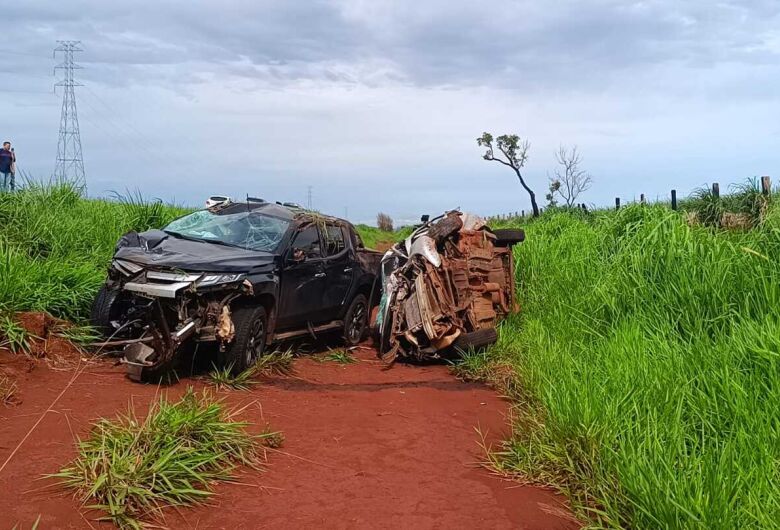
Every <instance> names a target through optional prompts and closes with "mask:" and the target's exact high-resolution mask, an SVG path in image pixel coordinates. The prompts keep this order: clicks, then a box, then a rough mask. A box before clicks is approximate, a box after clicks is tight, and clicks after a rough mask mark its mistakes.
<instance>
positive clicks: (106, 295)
mask: <svg viewBox="0 0 780 530" xmlns="http://www.w3.org/2000/svg"><path fill="white" fill-rule="evenodd" d="M120 294H121V291H120V290H118V289H109V288H108V287H107V286H106V285H103V287H101V288H100V291H98V294H97V296H96V297H95V301H94V302H92V311H91V312H90V315H89V322H90V324H92V326H93V327H94V328H95V329H96V330H98V331H99V332H100V334H101V335H103V336H104V337H110V336H111V335H112V334H113V333H114V332H115V329H114V326H113V325H112V324H111V320H112V319H113V317H114V316H115V314H114V311H113V310H114V307H115V303H116V301H117V299H118V298H119V295H120Z"/></svg>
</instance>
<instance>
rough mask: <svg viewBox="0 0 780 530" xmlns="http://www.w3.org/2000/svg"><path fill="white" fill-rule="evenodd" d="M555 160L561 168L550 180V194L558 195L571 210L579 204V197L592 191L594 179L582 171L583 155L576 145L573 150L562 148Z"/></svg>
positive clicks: (559, 149) (556, 154)
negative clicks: (589, 190)
mask: <svg viewBox="0 0 780 530" xmlns="http://www.w3.org/2000/svg"><path fill="white" fill-rule="evenodd" d="M555 160H556V161H557V162H558V164H559V165H560V166H561V167H560V168H559V169H556V170H555V177H553V178H551V179H550V193H551V194H556V193H557V194H558V196H559V197H560V198H561V199H563V201H564V202H565V203H566V206H567V207H569V208H571V207H572V206H574V204H575V203H576V202H577V197H579V196H580V195H581V194H582V193H583V192H585V191H587V190H588V189H590V186H591V184H593V178H592V177H591V176H590V173H588V172H587V171H585V170H583V169H580V163H582V155H580V153H579V151H577V146H576V145H575V146H574V147H572V148H571V149H568V148H567V147H565V146H563V145H562V146H560V147H559V148H558V151H557V152H556V153H555Z"/></svg>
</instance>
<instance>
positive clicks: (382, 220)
mask: <svg viewBox="0 0 780 530" xmlns="http://www.w3.org/2000/svg"><path fill="white" fill-rule="evenodd" d="M376 225H377V226H378V227H379V229H380V230H384V231H385V232H392V231H393V218H392V217H390V216H389V215H387V214H386V213H382V212H379V213H378V214H376Z"/></svg>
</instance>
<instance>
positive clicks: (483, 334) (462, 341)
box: [452, 328, 498, 354]
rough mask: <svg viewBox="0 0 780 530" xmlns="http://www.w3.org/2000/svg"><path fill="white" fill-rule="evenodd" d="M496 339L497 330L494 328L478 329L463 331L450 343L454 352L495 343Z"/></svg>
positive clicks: (476, 348)
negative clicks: (468, 331) (469, 331)
mask: <svg viewBox="0 0 780 530" xmlns="http://www.w3.org/2000/svg"><path fill="white" fill-rule="evenodd" d="M497 340H498V332H497V331H496V329H495V328H487V329H478V330H477V331H472V332H471V333H464V334H462V335H461V336H460V337H458V338H457V339H455V342H453V343H452V347H453V349H454V350H455V352H456V353H458V354H460V353H461V352H464V351H468V350H472V349H473V350H478V349H480V348H484V347H486V346H490V345H491V344H495V342H496V341H497Z"/></svg>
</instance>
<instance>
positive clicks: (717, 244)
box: [476, 205, 780, 529]
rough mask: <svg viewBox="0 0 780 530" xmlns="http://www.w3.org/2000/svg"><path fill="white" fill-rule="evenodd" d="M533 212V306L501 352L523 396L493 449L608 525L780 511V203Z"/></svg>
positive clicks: (758, 519)
mask: <svg viewBox="0 0 780 530" xmlns="http://www.w3.org/2000/svg"><path fill="white" fill-rule="evenodd" d="M525 228H526V232H527V238H526V241H525V242H524V243H523V244H521V245H518V247H516V250H515V252H516V257H517V263H518V269H517V281H518V285H519V299H520V301H521V304H522V313H521V314H520V315H519V316H517V317H515V318H513V319H512V320H511V321H508V322H506V323H505V324H504V326H503V327H502V333H501V337H500V341H499V343H498V344H497V345H496V347H495V348H494V349H493V351H492V352H491V353H490V355H488V357H487V358H488V362H490V363H492V366H493V368H494V369H495V370H496V371H497V373H498V374H500V375H501V376H502V377H503V375H504V368H505V367H506V364H507V363H509V364H511V366H513V367H514V371H515V377H514V382H515V384H514V385H512V393H513V396H514V397H515V399H516V400H517V401H518V403H519V406H518V407H517V409H516V410H517V412H516V414H517V416H516V419H515V429H514V435H513V437H512V439H511V440H509V441H508V442H507V443H506V444H505V446H504V447H503V448H502V449H500V450H499V451H498V452H496V453H495V454H494V455H493V459H494V464H495V465H496V466H497V467H499V468H500V469H502V470H504V471H507V472H513V473H519V474H522V475H523V476H525V477H531V478H533V479H535V480H537V481H540V482H543V483H547V484H550V485H553V486H556V487H558V488H560V489H561V490H563V491H564V492H566V493H567V494H569V495H570V497H571V499H572V500H573V504H574V505H575V507H576V509H577V511H578V513H579V514H580V515H581V516H582V517H584V518H587V519H588V520H590V521H591V522H592V524H594V525H595V526H606V527H625V528H723V529H732V528H777V527H780V209H778V208H776V207H775V208H772V209H770V210H769V211H768V213H767V215H766V217H765V218H764V220H763V223H761V224H760V226H759V227H758V228H756V229H754V230H750V231H743V232H738V233H728V232H723V231H715V230H713V229H711V228H706V227H701V226H693V227H692V226H689V225H688V224H687V223H686V222H685V221H684V219H683V217H682V216H681V215H679V214H677V213H675V212H672V211H670V210H668V209H666V208H664V207H661V206H640V205H636V206H631V207H627V208H624V209H621V210H620V211H619V212H597V213H595V214H592V215H586V216H583V215H580V214H575V215H572V214H570V213H566V212H563V213H556V214H552V215H545V216H543V217H542V218H541V219H539V220H536V221H533V222H531V223H529V224H528V225H527V226H526V227H525ZM477 364H479V363H477ZM479 369H480V368H479V367H477V368H476V370H479ZM482 369H483V368H482ZM483 370H484V369H483Z"/></svg>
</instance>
